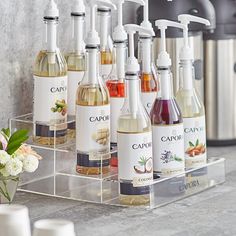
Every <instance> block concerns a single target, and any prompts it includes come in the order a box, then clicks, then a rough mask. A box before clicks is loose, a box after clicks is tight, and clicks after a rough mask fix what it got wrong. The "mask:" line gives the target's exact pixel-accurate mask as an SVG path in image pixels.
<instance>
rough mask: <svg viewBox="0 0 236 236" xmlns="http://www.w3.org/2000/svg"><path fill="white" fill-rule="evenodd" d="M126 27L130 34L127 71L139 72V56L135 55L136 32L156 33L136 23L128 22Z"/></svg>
mask: <svg viewBox="0 0 236 236" xmlns="http://www.w3.org/2000/svg"><path fill="white" fill-rule="evenodd" d="M124 28H125V30H126V32H127V34H128V35H129V58H128V60H127V63H126V72H130V73H137V72H139V70H140V67H139V63H138V60H137V58H136V57H135V56H134V34H135V33H136V32H138V33H144V34H146V35H150V36H154V33H153V32H152V31H151V30H150V29H146V28H144V27H142V26H139V25H135V24H127V25H125V26H124Z"/></svg>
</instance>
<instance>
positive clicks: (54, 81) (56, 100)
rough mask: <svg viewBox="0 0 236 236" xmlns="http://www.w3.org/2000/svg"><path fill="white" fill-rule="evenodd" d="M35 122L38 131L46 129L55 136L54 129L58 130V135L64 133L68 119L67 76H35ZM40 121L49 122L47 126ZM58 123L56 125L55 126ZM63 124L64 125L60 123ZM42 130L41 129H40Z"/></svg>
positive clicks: (50, 134) (48, 133) (49, 134)
mask: <svg viewBox="0 0 236 236" xmlns="http://www.w3.org/2000/svg"><path fill="white" fill-rule="evenodd" d="M33 119H34V122H38V123H39V124H37V125H36V133H40V132H41V131H42V130H44V133H45V131H46V130H47V131H46V133H47V135H43V136H54V132H53V131H54V130H57V131H59V132H57V134H56V136H61V135H64V131H63V132H61V131H60V130H66V128H67V127H66V124H64V123H65V122H66V120H67V76H63V77H38V76H34V117H33ZM40 123H48V124H49V125H50V126H48V128H47V126H45V125H43V124H40ZM55 124H56V126H54V125H55ZM60 124H62V125H60ZM40 130H41V131H40ZM38 135H40V134H38Z"/></svg>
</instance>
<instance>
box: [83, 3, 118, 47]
mask: <svg viewBox="0 0 236 236" xmlns="http://www.w3.org/2000/svg"><path fill="white" fill-rule="evenodd" d="M88 5H89V7H90V29H89V32H88V34H87V38H86V44H87V45H90V46H91V45H92V46H97V45H99V44H100V38H99V36H98V32H97V31H96V28H95V14H96V8H97V6H105V7H109V8H111V9H113V10H116V5H114V4H113V3H112V2H111V1H110V0H89V1H88Z"/></svg>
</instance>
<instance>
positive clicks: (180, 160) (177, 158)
mask: <svg viewBox="0 0 236 236" xmlns="http://www.w3.org/2000/svg"><path fill="white" fill-rule="evenodd" d="M174 159H175V161H178V162H182V161H183V159H182V158H180V157H176V156H175V157H174Z"/></svg>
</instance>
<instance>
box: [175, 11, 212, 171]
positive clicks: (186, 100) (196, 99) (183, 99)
mask: <svg viewBox="0 0 236 236" xmlns="http://www.w3.org/2000/svg"><path fill="white" fill-rule="evenodd" d="M178 20H179V21H180V22H181V23H182V24H184V25H185V26H186V28H185V30H184V46H183V48H182V49H181V52H180V68H179V70H180V86H179V91H178V92H177V95H176V100H177V102H178V105H179V106H180V108H181V111H182V115H183V122H184V151H185V165H186V168H187V169H190V168H198V167H201V166H203V165H204V164H206V161H207V155H206V125H205V109H204V105H203V102H202V101H201V99H200V96H199V95H198V94H197V91H196V89H195V87H194V81H195V77H194V75H195V73H194V66H193V60H194V58H193V50H192V49H191V48H190V45H189V40H188V24H189V23H190V22H197V23H202V24H205V25H210V22H209V21H208V20H206V19H203V18H200V17H196V16H192V15H187V14H183V15H179V16H178Z"/></svg>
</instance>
